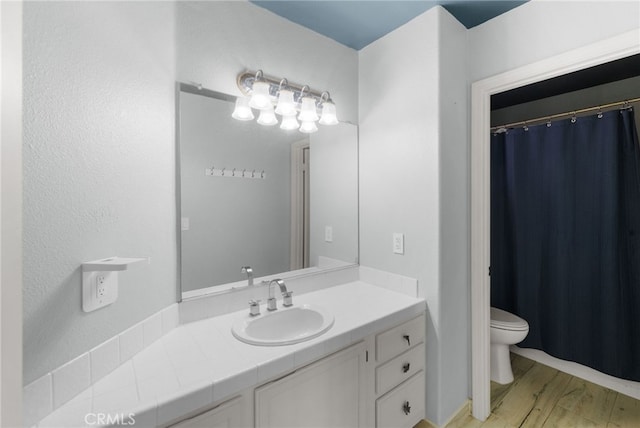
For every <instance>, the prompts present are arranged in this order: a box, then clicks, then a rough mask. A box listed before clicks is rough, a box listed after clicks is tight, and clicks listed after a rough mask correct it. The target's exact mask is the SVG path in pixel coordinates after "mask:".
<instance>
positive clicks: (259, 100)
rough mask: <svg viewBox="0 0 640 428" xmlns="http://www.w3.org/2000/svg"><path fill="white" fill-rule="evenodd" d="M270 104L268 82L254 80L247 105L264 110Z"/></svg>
mask: <svg viewBox="0 0 640 428" xmlns="http://www.w3.org/2000/svg"><path fill="white" fill-rule="evenodd" d="M270 105H271V97H270V95H269V84H268V83H267V82H255V83H254V84H253V92H252V93H251V99H250V100H249V107H252V108H255V109H258V110H264V109H266V108H267V107H268V106H270Z"/></svg>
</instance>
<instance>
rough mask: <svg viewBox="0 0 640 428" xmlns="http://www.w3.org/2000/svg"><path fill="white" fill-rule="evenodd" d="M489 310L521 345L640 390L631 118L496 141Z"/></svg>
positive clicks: (636, 168)
mask: <svg viewBox="0 0 640 428" xmlns="http://www.w3.org/2000/svg"><path fill="white" fill-rule="evenodd" d="M491 304H492V306H495V307H498V308H501V309H504V310H507V311H509V312H512V313H515V314H517V315H519V316H520V317H522V318H524V319H525V320H527V321H528V322H529V326H530V331H529V335H528V336H527V338H526V339H525V340H524V342H522V343H521V344H520V346H522V347H527V348H536V349H541V350H543V351H545V352H546V353H548V354H550V355H553V356H555V357H558V358H561V359H564V360H569V361H575V362H577V363H580V364H584V365H586V366H589V367H592V368H594V369H596V370H598V371H601V372H604V373H607V374H610V375H613V376H616V377H619V378H623V379H629V380H635V381H640V145H639V143H638V133H637V129H636V126H635V122H634V116H633V112H632V111H631V110H630V109H626V110H616V111H610V112H606V113H604V114H600V115H594V116H589V117H582V118H578V119H577V120H576V121H575V123H572V120H571V119H567V120H563V121H558V122H553V123H552V124H551V125H550V126H547V124H542V125H538V126H530V127H529V128H528V130H525V129H524V128H519V129H510V130H509V131H508V132H506V133H498V134H494V135H493V136H492V139H491Z"/></svg>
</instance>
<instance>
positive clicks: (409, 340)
mask: <svg viewBox="0 0 640 428" xmlns="http://www.w3.org/2000/svg"><path fill="white" fill-rule="evenodd" d="M402 338H403V339H404V340H406V341H407V345H408V346H411V338H409V335H408V334H405V335H404V336H402Z"/></svg>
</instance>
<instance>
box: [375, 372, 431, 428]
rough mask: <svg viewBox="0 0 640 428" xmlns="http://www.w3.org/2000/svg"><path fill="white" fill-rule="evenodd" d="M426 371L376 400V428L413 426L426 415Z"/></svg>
mask: <svg viewBox="0 0 640 428" xmlns="http://www.w3.org/2000/svg"><path fill="white" fill-rule="evenodd" d="M424 390H425V385H424V371H420V372H418V373H417V374H415V375H414V376H413V377H412V378H410V379H409V380H407V381H406V382H404V383H403V384H401V385H400V386H398V387H397V388H396V389H394V390H392V391H391V392H389V393H387V394H385V395H383V396H382V397H380V398H378V399H377V400H376V428H411V427H413V426H414V425H415V424H417V423H418V421H420V420H421V419H422V418H423V417H424V406H425V398H424V394H425V392H424Z"/></svg>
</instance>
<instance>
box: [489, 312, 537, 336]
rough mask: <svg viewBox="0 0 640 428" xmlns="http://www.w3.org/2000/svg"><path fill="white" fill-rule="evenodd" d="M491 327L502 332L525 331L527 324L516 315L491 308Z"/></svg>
mask: <svg viewBox="0 0 640 428" xmlns="http://www.w3.org/2000/svg"><path fill="white" fill-rule="evenodd" d="M491 327H494V328H500V329H503V330H527V329H528V328H529V324H528V323H527V322H526V321H525V320H523V319H522V318H520V317H519V316H517V315H514V314H512V313H510V312H507V311H503V310H502V309H498V308H493V307H492V308H491Z"/></svg>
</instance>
